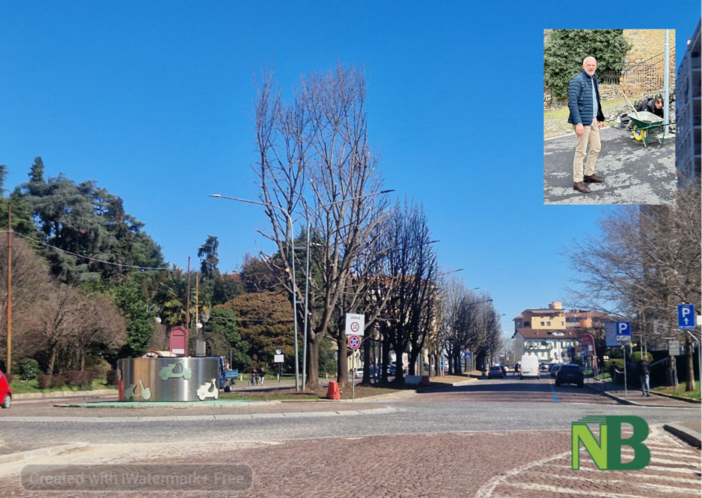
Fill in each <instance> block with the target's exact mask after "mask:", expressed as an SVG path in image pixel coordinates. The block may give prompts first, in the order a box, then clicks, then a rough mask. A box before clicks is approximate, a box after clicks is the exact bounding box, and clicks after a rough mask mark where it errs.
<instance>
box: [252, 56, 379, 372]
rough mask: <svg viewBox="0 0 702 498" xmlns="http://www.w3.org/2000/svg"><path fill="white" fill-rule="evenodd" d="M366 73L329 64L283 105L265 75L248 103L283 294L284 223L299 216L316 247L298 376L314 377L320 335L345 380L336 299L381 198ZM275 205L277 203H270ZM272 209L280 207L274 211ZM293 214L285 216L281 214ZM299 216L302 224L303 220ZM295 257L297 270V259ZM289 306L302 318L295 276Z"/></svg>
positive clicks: (371, 230)
mask: <svg viewBox="0 0 702 498" xmlns="http://www.w3.org/2000/svg"><path fill="white" fill-rule="evenodd" d="M365 106H366V81H365V75H364V72H363V71H362V70H359V69H356V68H353V67H344V66H341V65H338V66H337V67H336V69H335V70H334V71H332V72H329V73H327V74H319V73H312V74H311V75H310V76H309V77H303V78H302V80H301V83H300V87H299V88H298V90H297V91H296V92H295V95H294V97H293V99H292V101H291V103H290V104H285V103H284V102H283V98H282V96H281V92H280V90H279V89H278V88H277V87H276V85H275V82H274V80H273V78H272V75H267V76H266V77H265V78H264V80H263V82H262V84H261V85H260V86H259V92H258V97H257V101H256V105H255V108H256V137H257V147H258V163H257V165H256V167H255V171H256V173H257V175H258V179H259V184H260V199H261V202H263V203H265V204H266V205H267V207H266V214H267V217H268V219H269V221H270V228H269V229H268V230H265V231H262V232H261V233H262V234H263V235H264V236H266V237H268V238H269V239H270V240H272V241H274V242H275V244H276V247H277V250H278V252H279V254H280V256H281V258H280V259H275V260H274V259H268V260H267V261H269V262H275V263H278V264H279V265H280V268H279V270H280V272H279V273H278V274H279V275H282V276H283V278H284V280H283V282H284V284H285V286H286V289H287V292H288V295H289V296H290V300H291V301H293V299H292V297H293V279H294V278H295V275H294V273H296V272H293V271H292V267H291V263H290V261H291V259H290V256H291V254H290V251H291V245H292V244H291V243H290V242H291V238H292V232H293V226H291V225H292V224H294V223H298V222H300V221H301V220H302V221H306V220H309V222H310V223H309V224H310V226H311V227H312V228H311V229H312V230H313V233H314V234H315V236H316V237H317V238H318V239H319V241H320V245H321V247H320V248H319V250H318V251H315V252H316V254H318V256H319V257H318V259H317V260H316V261H315V262H314V264H315V265H317V268H318V270H319V275H320V277H319V279H310V297H309V304H310V305H309V316H308V321H309V323H310V327H309V334H308V369H307V371H308V380H307V384H308V385H310V386H315V385H318V381H319V379H318V354H319V345H320V343H321V340H322V338H323V337H324V335H325V334H330V335H331V336H332V337H333V338H334V339H335V340H336V343H337V346H338V350H339V370H338V380H339V381H340V382H342V383H345V382H346V371H347V368H346V338H345V336H344V330H343V329H342V328H340V327H339V326H338V323H339V314H340V304H341V302H342V300H343V297H344V292H346V291H347V289H348V286H349V285H350V279H351V277H352V274H353V269H354V266H353V265H354V262H355V260H356V258H358V256H359V254H361V253H362V251H363V250H364V249H365V248H367V247H368V245H369V244H370V245H372V244H373V240H374V237H376V236H377V230H376V226H377V224H378V223H379V222H380V220H381V216H379V215H378V211H379V210H380V209H382V203H383V201H382V199H379V198H378V197H377V196H376V195H374V194H378V193H379V192H380V189H381V179H380V177H379V175H378V173H377V172H376V166H377V162H378V159H377V157H375V156H374V155H373V154H372V153H371V151H370V147H369V144H368V123H367V119H366V107H365ZM272 206H277V207H272ZM279 208H282V209H279ZM283 210H284V211H285V212H287V213H289V215H290V216H291V217H292V218H293V219H292V223H291V222H290V220H289V219H288V217H287V215H286V214H285V212H284V211H283ZM303 224H304V223H303ZM296 265H297V266H298V267H299V268H302V267H303V266H304V265H303V262H302V261H297V263H296ZM296 283H297V285H296V288H297V289H296V290H297V293H298V294H297V299H296V300H297V302H298V307H297V310H296V313H297V316H298V317H299V319H300V323H303V322H304V295H303V290H304V285H302V284H303V283H304V281H303V282H296Z"/></svg>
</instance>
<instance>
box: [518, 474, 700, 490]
mask: <svg viewBox="0 0 702 498" xmlns="http://www.w3.org/2000/svg"><path fill="white" fill-rule="evenodd" d="M524 474H536V475H539V476H545V477H546V478H551V479H554V478H555V479H566V480H569V481H584V482H589V483H593V484H598V483H601V482H603V481H604V482H606V483H607V484H624V485H626V486H629V487H632V488H636V487H641V488H651V489H656V490H658V491H661V492H667V493H683V494H697V493H699V490H698V489H690V488H679V487H677V486H666V485H665V484H650V483H647V482H630V481H622V480H619V479H590V478H587V477H580V476H565V475H560V474H559V475H553V474H549V473H547V472H540V471H526V472H524ZM524 474H522V475H524ZM603 477H604V476H603ZM639 477H640V476H639V474H636V478H637V479H638V478H639ZM690 482H691V483H692V484H699V482H698V481H694V480H691V481H690Z"/></svg>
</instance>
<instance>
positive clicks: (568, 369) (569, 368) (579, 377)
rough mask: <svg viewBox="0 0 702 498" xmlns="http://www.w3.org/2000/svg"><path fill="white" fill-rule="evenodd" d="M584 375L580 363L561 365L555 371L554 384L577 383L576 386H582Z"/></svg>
mask: <svg viewBox="0 0 702 498" xmlns="http://www.w3.org/2000/svg"><path fill="white" fill-rule="evenodd" d="M584 383H585V376H584V375H583V372H582V371H581V370H580V365H562V366H561V368H559V369H558V372H557V373H556V386H560V385H561V384H577V386H578V387H583V385H584Z"/></svg>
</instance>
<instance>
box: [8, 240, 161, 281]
mask: <svg viewBox="0 0 702 498" xmlns="http://www.w3.org/2000/svg"><path fill="white" fill-rule="evenodd" d="M2 232H4V233H9V232H12V233H13V234H15V235H19V236H20V237H22V238H23V239H26V240H28V241H29V242H34V243H36V244H40V245H42V246H46V247H49V248H51V249H55V250H56V251H61V252H64V253H66V254H70V255H71V256H75V257H76V258H81V259H87V260H88V261H94V262H96V263H102V264H105V265H110V266H116V267H118V268H133V269H135V270H139V271H164V270H165V271H171V269H170V268H168V267H162V268H156V267H150V266H136V265H124V264H121V263H113V262H112V261H105V260H104V259H98V258H91V257H90V256H83V255H82V254H77V253H75V252H71V251H67V250H66V249H61V248H60V247H56V246H52V245H51V244H47V243H46V242H42V241H41V240H36V239H33V238H31V237H27V236H26V235H22V234H21V233H19V232H16V231H14V230H2Z"/></svg>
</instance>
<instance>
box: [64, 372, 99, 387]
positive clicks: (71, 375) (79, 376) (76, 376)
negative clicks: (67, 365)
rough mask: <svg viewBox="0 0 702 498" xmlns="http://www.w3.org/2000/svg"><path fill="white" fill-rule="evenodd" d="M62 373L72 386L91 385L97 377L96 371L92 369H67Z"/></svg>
mask: <svg viewBox="0 0 702 498" xmlns="http://www.w3.org/2000/svg"><path fill="white" fill-rule="evenodd" d="M61 375H63V376H64V377H65V378H66V382H68V385H69V386H71V387H90V386H91V385H93V380H94V379H95V373H94V372H91V371H90V370H66V371H65V372H61Z"/></svg>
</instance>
